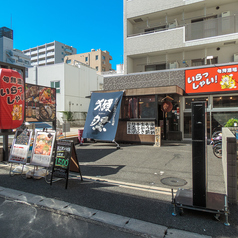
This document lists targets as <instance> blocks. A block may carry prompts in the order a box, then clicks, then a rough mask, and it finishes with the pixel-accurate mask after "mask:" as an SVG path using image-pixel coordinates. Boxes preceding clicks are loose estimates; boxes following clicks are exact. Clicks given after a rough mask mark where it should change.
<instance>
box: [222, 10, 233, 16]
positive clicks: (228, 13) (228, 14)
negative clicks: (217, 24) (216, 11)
mask: <svg viewBox="0 0 238 238" xmlns="http://www.w3.org/2000/svg"><path fill="white" fill-rule="evenodd" d="M230 15H231V12H230V11H227V12H222V14H221V16H222V17H229V16H230Z"/></svg>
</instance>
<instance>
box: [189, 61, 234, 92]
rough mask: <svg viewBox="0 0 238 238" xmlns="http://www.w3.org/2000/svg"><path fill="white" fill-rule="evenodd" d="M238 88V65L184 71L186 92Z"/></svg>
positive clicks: (224, 90) (222, 90)
mask: <svg viewBox="0 0 238 238" xmlns="http://www.w3.org/2000/svg"><path fill="white" fill-rule="evenodd" d="M237 90H238V65H230V66H220V67H211V68H201V69H191V70H186V71H185V92H186V93H188V94H189V93H208V92H230V91H237Z"/></svg>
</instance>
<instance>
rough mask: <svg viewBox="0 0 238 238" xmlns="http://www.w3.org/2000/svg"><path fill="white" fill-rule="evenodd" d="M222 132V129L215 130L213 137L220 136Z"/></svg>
mask: <svg viewBox="0 0 238 238" xmlns="http://www.w3.org/2000/svg"><path fill="white" fill-rule="evenodd" d="M220 133H222V131H215V132H214V133H213V134H212V138H215V137H217V136H219V134H220Z"/></svg>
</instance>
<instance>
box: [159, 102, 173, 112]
mask: <svg viewBox="0 0 238 238" xmlns="http://www.w3.org/2000/svg"><path fill="white" fill-rule="evenodd" d="M172 108H173V104H172V103H171V102H170V101H164V102H163V103H162V108H161V109H162V111H163V112H170V111H171V110H172Z"/></svg>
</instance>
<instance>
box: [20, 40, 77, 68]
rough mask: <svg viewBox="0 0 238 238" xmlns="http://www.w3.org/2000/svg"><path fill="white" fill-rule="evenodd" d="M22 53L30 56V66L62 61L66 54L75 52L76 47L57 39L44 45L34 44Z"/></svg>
mask: <svg viewBox="0 0 238 238" xmlns="http://www.w3.org/2000/svg"><path fill="white" fill-rule="evenodd" d="M23 53H24V54H25V55H27V56H29V57H30V59H31V65H32V66H42V65H49V64H57V63H62V62H64V57H65V56H67V55H72V54H76V53H77V50H76V48H74V47H72V46H68V45H65V44H63V43H60V42H58V41H53V42H51V43H47V44H44V45H40V46H36V47H33V48H30V49H27V50H23Z"/></svg>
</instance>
